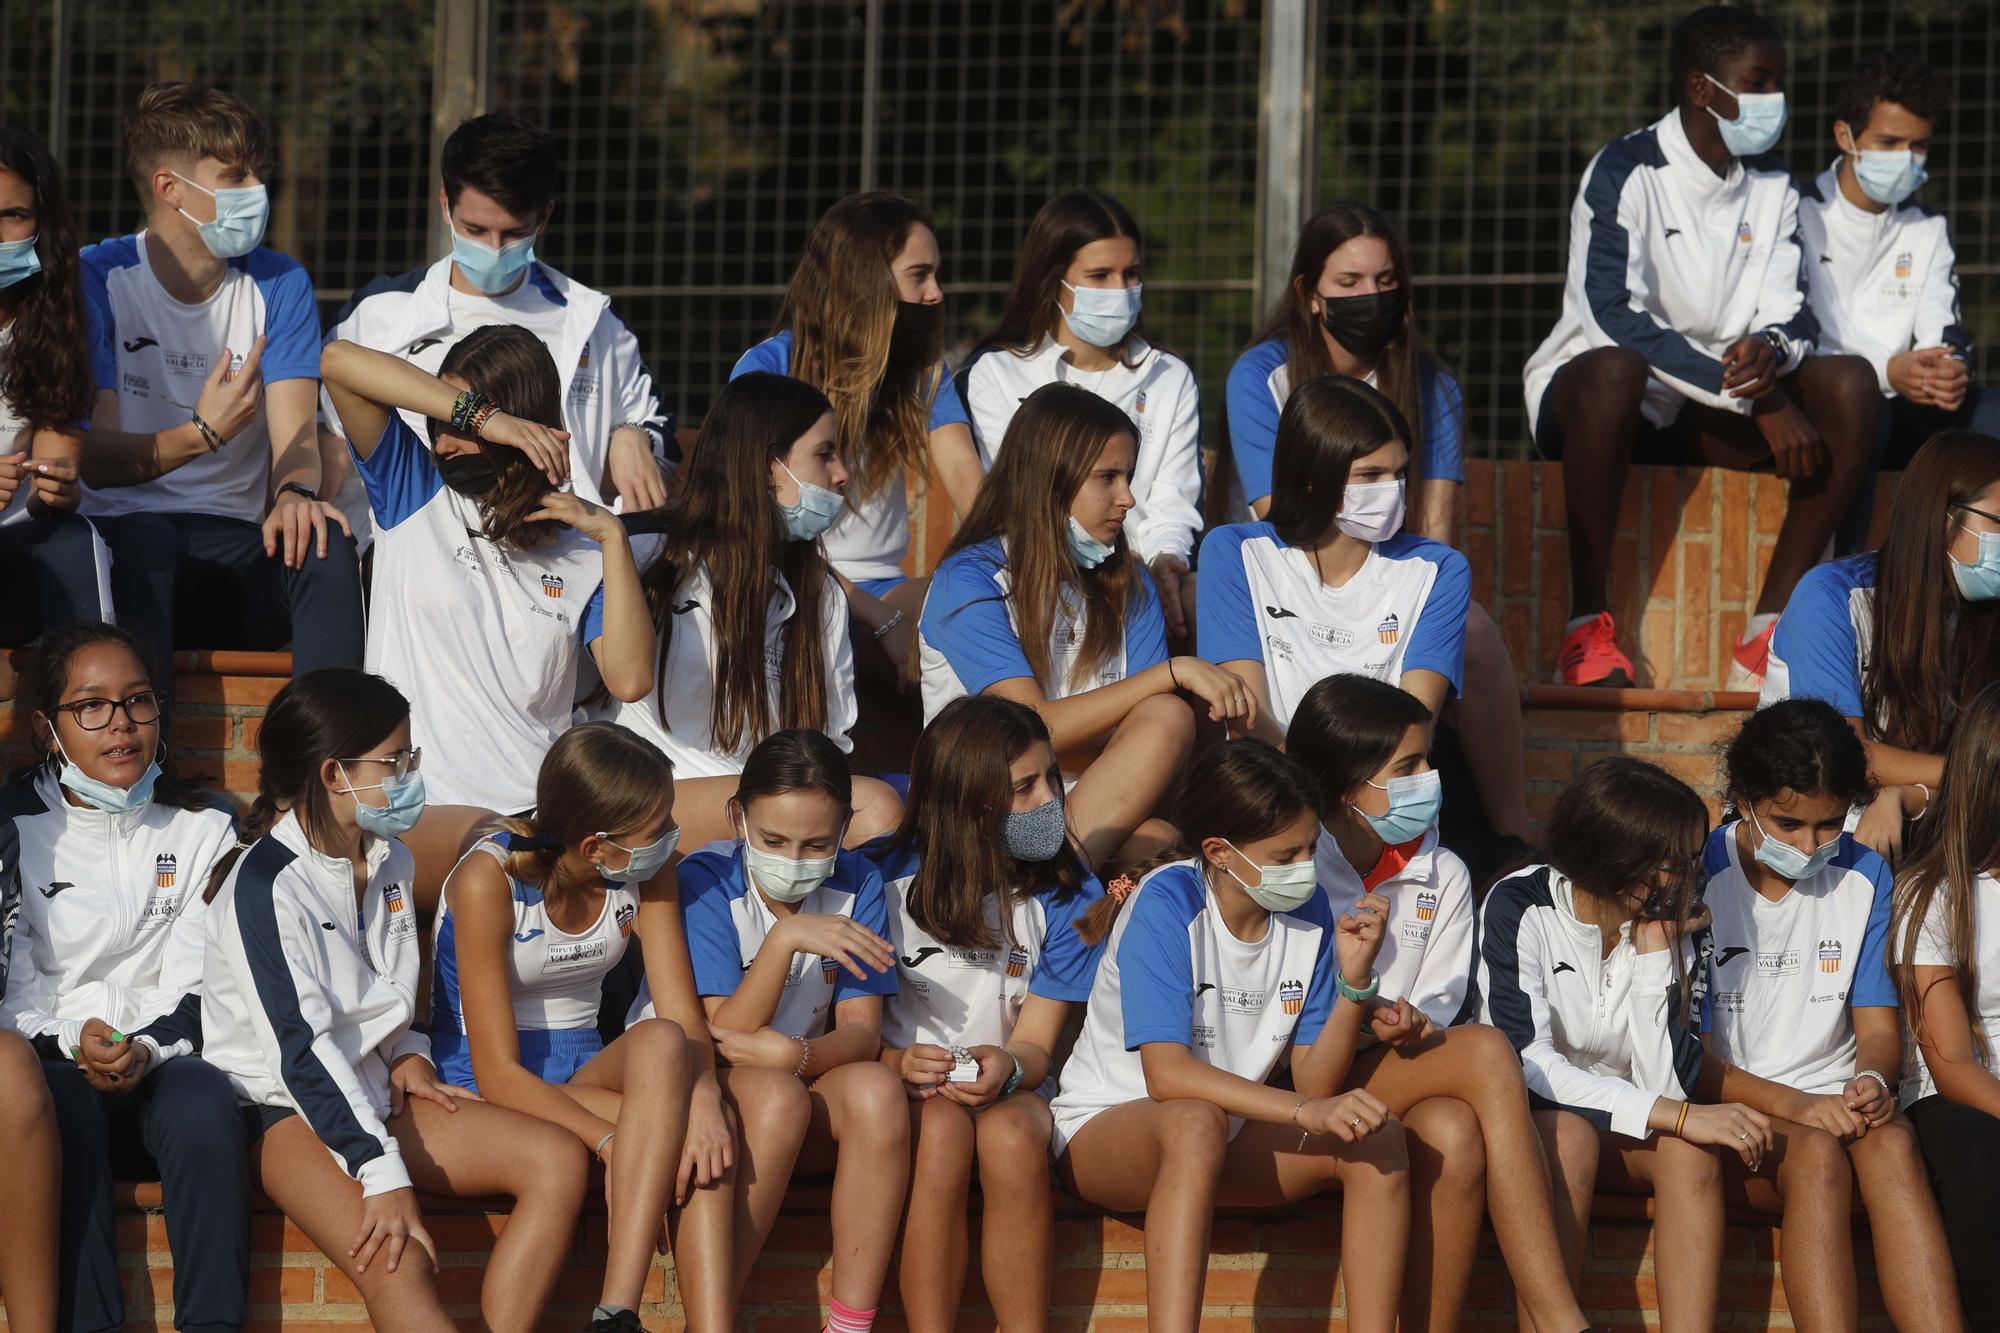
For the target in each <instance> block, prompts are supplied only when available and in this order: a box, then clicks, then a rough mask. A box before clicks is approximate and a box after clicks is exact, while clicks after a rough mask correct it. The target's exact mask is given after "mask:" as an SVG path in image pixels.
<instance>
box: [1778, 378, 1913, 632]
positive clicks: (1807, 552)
mask: <svg viewBox="0 0 2000 1333" xmlns="http://www.w3.org/2000/svg"><path fill="white" fill-rule="evenodd" d="M1792 380H1793V384H1792V385H1791V386H1790V387H1791V388H1792V389H1793V390H1794V393H1793V397H1794V398H1796V399H1797V401H1798V404H1799V406H1800V408H1801V409H1803V410H1804V412H1805V414H1806V417H1807V419H1808V420H1810V421H1811V422H1812V424H1813V429H1815V430H1817V431H1818V432H1819V437H1820V439H1822V440H1824V441H1825V442H1826V448H1827V453H1828V454H1829V455H1830V456H1831V458H1832V462H1831V463H1830V464H1829V465H1828V467H1827V469H1826V471H1825V472H1823V473H1822V474H1821V475H1819V476H1817V477H1813V478H1810V479H1806V480H1801V481H1794V482H1793V483H1792V487H1791V492H1792V493H1791V503H1790V504H1789V505H1788V506H1787V507H1786V509H1785V522H1784V526H1783V527H1781V528H1779V529H1778V544H1777V545H1776V546H1775V547H1773V548H1772V550H1771V565H1770V568H1769V569H1768V570H1766V571H1765V574H1764V587H1763V589H1762V590H1761V591H1760V592H1759V593H1758V594H1757V610H1758V611H1759V612H1769V613H1773V614H1775V613H1777V612H1780V611H1783V610H1784V609H1785V603H1786V602H1788V601H1790V600H1791V596H1792V589H1793V588H1795V587H1797V586H1798V582H1799V580H1800V579H1802V578H1804V577H1805V574H1806V571H1807V570H1809V569H1811V568H1812V567H1813V566H1814V565H1816V564H1818V563H1819V562H1820V560H1821V558H1822V557H1824V556H1825V554H1826V549H1827V543H1829V542H1831V541H1832V540H1833V533H1834V529H1835V528H1837V527H1839V526H1840V519H1841V516H1842V515H1843V514H1845V513H1846V512H1847V506H1848V504H1849V503H1850V502H1852V501H1853V499H1854V492H1855V491H1856V490H1857V489H1859V487H1860V485H1861V483H1862V481H1863V480H1864V479H1865V478H1866V477H1867V475H1868V466H1869V462H1870V460H1871V459H1873V457H1874V453H1875V420H1876V415H1877V414H1878V413H1879V412H1880V411H1881V410H1882V395H1881V392H1880V391H1879V389H1878V387H1877V385H1876V382H1875V371H1874V368H1873V367H1871V366H1870V365H1869V364H1868V363H1867V362H1866V361H1864V360H1862V359H1861V358H1860V357H1858V356H1814V357H1808V358H1806V361H1805V364H1804V365H1802V366H1800V367H1799V369H1798V371H1797V372H1796V373H1795V374H1794V375H1793V376H1792Z"/></svg>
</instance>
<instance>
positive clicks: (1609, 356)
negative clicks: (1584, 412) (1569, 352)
mask: <svg viewBox="0 0 2000 1333" xmlns="http://www.w3.org/2000/svg"><path fill="white" fill-rule="evenodd" d="M1563 374H1564V375H1565V376H1568V375H1578V376H1581V377H1582V378H1583V381H1584V385H1585V389H1586V392H1585V393H1584V394H1583V395H1582V396H1581V397H1582V400H1583V401H1591V400H1596V401H1598V402H1602V403H1605V404H1606V405H1607V406H1617V407H1623V408H1630V407H1632V406H1635V405H1636V404H1637V403H1638V401H1639V399H1640V397H1641V396H1643V395H1644V394H1645V392H1646V381H1647V380H1648V379H1649V378H1651V376H1652V368H1651V367H1650V366H1648V365H1647V364H1646V358H1645V357H1643V356H1641V355H1639V353H1637V352H1635V351H1633V350H1632V349H1631V348H1629V347H1597V348H1593V349H1592V350H1590V351H1588V352H1585V353H1584V354H1583V355H1581V356H1579V357H1577V358H1576V359H1575V360H1574V361H1571V362H1570V363H1569V365H1567V366H1565V367H1564V368H1563Z"/></svg>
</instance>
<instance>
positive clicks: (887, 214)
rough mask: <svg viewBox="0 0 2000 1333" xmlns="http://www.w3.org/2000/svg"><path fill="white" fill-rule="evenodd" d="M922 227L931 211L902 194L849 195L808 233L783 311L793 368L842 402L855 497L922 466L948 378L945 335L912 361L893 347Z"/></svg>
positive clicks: (839, 415)
mask: <svg viewBox="0 0 2000 1333" xmlns="http://www.w3.org/2000/svg"><path fill="white" fill-rule="evenodd" d="M918 226H923V227H930V226H931V219H930V215H929V214H928V213H926V212H924V210H923V209H921V208H919V207H918V206H917V205H916V204H913V203H911V202H910V201H909V200H908V199H905V198H903V197H902V196H901V195H896V194H890V193H889V192H887V191H885V190H870V191H866V192H864V193H861V194H853V195H849V196H848V197H847V198H845V199H843V200H841V201H840V202H839V203H837V204H835V205H834V206H833V207H832V208H829V209H828V210H827V211H826V213H825V214H824V215H823V216H822V217H821V218H820V220H819V222H818V223H816V224H815V225H814V227H813V229H812V234H811V235H810V236H808V237H806V245H805V250H804V251H803V252H802V253H801V254H800V255H799V264H798V268H797V269H795V270H794V271H793V273H792V280H791V282H790V284H789V285H787V286H786V288H785V303H784V305H783V306H782V307H781V308H780V309H779V311H778V325H777V327H778V329H779V330H780V331H783V330H786V329H789V330H791V334H792V357H791V365H790V367H789V369H790V373H791V374H792V376H793V377H794V378H795V379H802V380H804V381H805V382H806V383H808V384H811V385H813V386H814V387H816V388H818V389H819V391H820V392H821V393H824V394H825V395H826V396H827V401H829V402H831V403H832V404H833V415H834V420H835V422H836V423H837V424H838V426H839V430H840V445H841V450H842V452H843V453H844V454H845V455H846V457H847V459H848V461H849V466H850V467H852V468H853V470H854V479H855V482H856V485H855V487H854V488H853V490H851V491H850V492H849V493H850V494H851V495H854V496H856V497H866V496H871V495H874V494H875V493H876V492H877V491H879V490H881V489H882V487H883V486H885V485H886V484H888V483H889V482H891V481H893V480H895V479H897V478H898V477H900V476H901V475H902V474H903V473H904V472H906V471H908V470H909V469H911V468H914V467H919V466H920V464H921V462H922V460H923V458H924V451H925V449H926V447H927V446H928V443H929V439H930V409H931V401H932V400H933V399H934V398H936V397H937V394H938V389H939V386H940V384H941V382H942V380H943V378H944V377H943V374H942V373H941V372H940V370H939V358H940V357H941V356H942V354H943V347H942V338H941V337H938V336H934V337H932V338H931V339H930V340H929V341H930V344H931V345H930V346H928V347H927V348H925V349H923V350H924V355H923V356H922V357H921V358H919V357H916V356H912V357H910V358H908V361H907V363H905V364H894V361H895V358H893V357H892V356H891V355H890V350H891V348H890V344H891V335H892V334H893V333H894V332H895V327H896V309H897V304H898V297H897V294H896V279H895V273H894V270H893V268H892V267H891V266H892V265H893V264H894V263H895V261H896V256H897V255H899V254H901V253H902V252H903V247H904V246H905V245H906V244H908V242H909V238H910V233H911V232H912V231H913V230H914V229H915V228H917V227H918Z"/></svg>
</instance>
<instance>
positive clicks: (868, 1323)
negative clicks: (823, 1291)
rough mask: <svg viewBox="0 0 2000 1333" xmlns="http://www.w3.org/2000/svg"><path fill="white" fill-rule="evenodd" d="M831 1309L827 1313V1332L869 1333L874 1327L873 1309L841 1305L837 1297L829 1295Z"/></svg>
mask: <svg viewBox="0 0 2000 1333" xmlns="http://www.w3.org/2000/svg"><path fill="white" fill-rule="evenodd" d="M827 1299H828V1301H830V1302H831V1303H832V1305H833V1310H832V1312H831V1313H830V1314H828V1315H827V1319H826V1328H827V1333H870V1330H871V1329H873V1328H874V1327H875V1310H874V1309H873V1308H870V1309H867V1310H856V1309H854V1308H852V1307H851V1306H846V1305H842V1304H841V1303H840V1301H839V1299H838V1298H837V1297H832V1296H829V1297H828V1298H827Z"/></svg>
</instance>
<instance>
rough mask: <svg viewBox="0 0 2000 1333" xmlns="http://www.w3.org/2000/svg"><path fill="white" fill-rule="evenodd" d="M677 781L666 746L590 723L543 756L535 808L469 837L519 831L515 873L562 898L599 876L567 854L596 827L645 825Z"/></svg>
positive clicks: (511, 867)
mask: <svg viewBox="0 0 2000 1333" xmlns="http://www.w3.org/2000/svg"><path fill="white" fill-rule="evenodd" d="M673 785H674V766H673V764H672V762H671V761H669V760H668V758H667V756H666V755H665V754H663V753H661V751H660V747H658V746H657V745H654V744H653V743H652V742H651V741H649V740H647V739H646V738H645V737H643V736H640V735H638V734H637V733H636V732H631V731H627V730H626V729H625V728H623V727H621V726H618V725H617V724H616V723H612V722H584V723H581V724H579V725H577V726H574V727H571V728H570V729H569V730H568V731H566V732H564V733H563V734H562V735H561V736H559V737H557V738H556V743H555V744H554V745H551V746H550V747H549V752H548V754H547V755H545V756H543V758H542V767H541V771H540V773H538V774H537V775H536V777H535V809H534V813H533V814H531V815H528V816H526V817H515V816H504V817H500V818H495V819H491V820H488V821H486V822H485V823H483V824H481V825H480V826H479V827H478V828H477V829H476V830H474V834H473V837H472V838H471V839H469V840H468V841H477V840H478V839H480V838H484V837H490V836H491V835H493V834H495V833H511V834H513V835H514V837H515V839H516V840H517V841H516V846H515V848H514V849H513V850H511V851H509V852H508V853H507V855H506V856H505V857H504V858H503V861H504V864H505V866H506V869H507V874H508V876H509V877H511V878H513V879H517V880H519V881H520V882H521V883H523V884H527V885H530V886H531V887H534V888H537V889H540V890H541V891H542V894H543V896H545V897H546V898H548V899H550V900H551V901H555V900H560V899H562V898H563V897H564V896H565V895H567V894H570V893H573V892H576V891H577V890H579V889H581V888H583V887H584V886H586V885H587V884H589V883H590V882H591V881H592V880H594V879H595V878H596V871H595V869H594V868H592V867H589V866H579V865H578V864H577V863H576V862H574V861H571V862H565V861H564V858H563V853H564V852H565V851H571V850H574V849H575V848H576V847H577V845H578V844H580V843H581V842H582V841H583V840H584V839H585V838H587V837H590V836H591V835H593V834H597V833H605V832H616V831H618V830H620V829H626V828H631V827H633V826H634V825H636V824H638V823H639V822H640V821H642V820H644V819H645V818H646V817H647V816H648V815H650V814H652V813H653V811H655V810H657V809H659V807H660V802H661V801H663V800H664V799H666V797H667V795H668V794H669V793H670V792H671V791H672V790H673ZM522 842H525V843H528V844H529V845H528V846H526V847H522V846H520V845H519V844H520V843H522Z"/></svg>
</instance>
